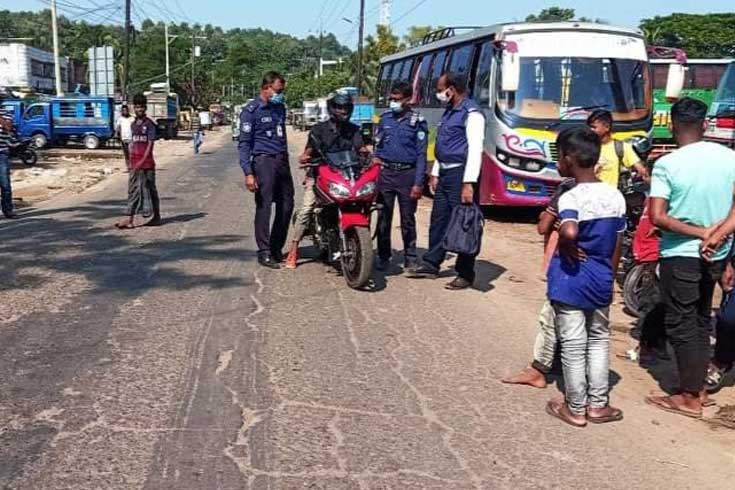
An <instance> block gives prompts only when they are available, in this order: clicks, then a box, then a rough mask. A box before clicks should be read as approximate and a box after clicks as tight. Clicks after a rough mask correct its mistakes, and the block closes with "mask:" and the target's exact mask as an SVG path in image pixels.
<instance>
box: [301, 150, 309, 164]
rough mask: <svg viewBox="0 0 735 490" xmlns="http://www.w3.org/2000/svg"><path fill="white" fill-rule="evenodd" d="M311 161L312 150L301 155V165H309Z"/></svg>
mask: <svg viewBox="0 0 735 490" xmlns="http://www.w3.org/2000/svg"><path fill="white" fill-rule="evenodd" d="M310 159H311V148H307V149H306V150H304V153H302V154H301V155H300V156H299V164H300V165H301V166H304V165H306V164H307V163H309V160H310Z"/></svg>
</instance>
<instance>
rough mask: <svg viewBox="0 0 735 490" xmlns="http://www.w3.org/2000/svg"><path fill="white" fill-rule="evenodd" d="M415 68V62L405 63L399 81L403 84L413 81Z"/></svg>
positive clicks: (408, 61) (407, 61)
mask: <svg viewBox="0 0 735 490" xmlns="http://www.w3.org/2000/svg"><path fill="white" fill-rule="evenodd" d="M412 68H413V60H412V59H411V60H406V61H404V62H403V69H402V70H401V75H400V78H399V80H400V81H402V82H408V81H410V80H411V70H412Z"/></svg>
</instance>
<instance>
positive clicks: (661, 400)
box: [645, 396, 702, 419]
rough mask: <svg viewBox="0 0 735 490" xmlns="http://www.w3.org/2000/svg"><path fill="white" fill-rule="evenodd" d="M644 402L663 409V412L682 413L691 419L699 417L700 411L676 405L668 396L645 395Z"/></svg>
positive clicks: (700, 415)
mask: <svg viewBox="0 0 735 490" xmlns="http://www.w3.org/2000/svg"><path fill="white" fill-rule="evenodd" d="M645 402H646V403H647V404H649V405H651V406H653V407H656V408H658V409H659V410H663V411H665V412H670V413H675V414H677V415H683V416H685V417H689V418H692V419H701V418H702V412H701V411H699V412H694V411H692V410H688V409H686V408H682V407H680V406H678V405H676V404H675V403H674V402H673V401H672V400H671V397H670V396H647V397H646V398H645Z"/></svg>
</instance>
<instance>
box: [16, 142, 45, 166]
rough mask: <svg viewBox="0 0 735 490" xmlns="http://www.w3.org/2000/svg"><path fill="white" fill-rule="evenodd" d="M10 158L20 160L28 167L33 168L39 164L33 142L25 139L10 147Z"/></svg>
mask: <svg viewBox="0 0 735 490" xmlns="http://www.w3.org/2000/svg"><path fill="white" fill-rule="evenodd" d="M10 158H20V160H21V161H22V162H23V163H24V164H25V165H27V166H29V167H32V166H34V165H35V164H36V163H37V162H38V154H37V153H36V147H35V146H34V145H33V140H32V139H30V138H23V139H21V140H18V142H17V143H15V144H14V145H12V146H11V147H10Z"/></svg>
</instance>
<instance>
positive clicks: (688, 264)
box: [646, 98, 735, 418]
mask: <svg viewBox="0 0 735 490" xmlns="http://www.w3.org/2000/svg"><path fill="white" fill-rule="evenodd" d="M706 115H707V106H706V105H705V104H704V103H703V102H700V101H698V100H694V99H691V98H684V99H681V100H680V101H678V102H677V103H676V104H674V106H673V107H672V108H671V120H672V124H673V134H674V138H676V142H677V144H678V145H679V149H678V150H676V151H674V152H672V153H669V154H668V155H666V156H664V157H661V158H660V159H659V160H658V161H657V162H656V165H655V166H654V168H653V181H652V184H651V204H650V206H651V221H652V222H653V224H654V225H655V226H656V227H657V228H658V229H659V230H661V232H662V234H661V242H660V257H661V259H660V260H659V267H660V275H661V296H662V300H663V302H664V304H665V306H666V311H665V314H664V326H665V328H666V336H667V338H668V340H669V343H670V344H671V346H672V347H673V348H674V354H675V356H676V364H677V368H678V370H679V384H680V386H679V392H678V393H677V394H674V395H671V396H650V397H648V398H646V402H647V403H649V404H651V405H653V406H655V407H657V408H660V409H662V410H666V411H668V412H673V413H677V414H680V415H685V416H687V417H693V418H700V417H701V416H702V398H700V396H701V394H702V393H701V392H702V390H703V388H704V379H705V376H706V375H707V366H708V364H709V359H710V344H709V333H710V315H711V312H712V311H711V309H712V308H711V307H712V294H713V291H714V287H715V283H716V282H717V280H718V279H719V278H720V276H721V275H722V271H723V269H724V267H725V262H726V258H727V255H728V252H729V250H730V247H731V244H732V239H731V238H729V237H728V238H725V237H727V236H728V235H729V233H731V232H732V230H733V229H734V228H731V227H730V223H731V221H730V220H729V219H728V222H727V223H725V224H723V228H722V229H721V230H717V231H715V228H716V227H717V226H718V224H719V223H720V222H722V220H724V219H725V218H726V217H728V213H731V209H732V208H733V190H734V186H735V153H733V152H732V151H731V150H728V149H727V148H725V147H724V146H721V145H718V144H716V143H709V142H705V141H702V139H703V136H704V131H705V129H706V127H707V124H706V121H705V117H706ZM731 216H732V214H731ZM728 230H729V231H728ZM725 232H727V233H725ZM713 235H715V237H714V238H715V239H716V240H717V241H718V242H720V243H721V244H722V245H724V246H721V247H719V248H717V247H712V246H711V243H712V241H711V239H712V238H713ZM702 241H704V249H705V250H708V251H707V252H706V254H705V255H707V260H705V259H703V258H702V257H701V256H700V246H701V245H702Z"/></svg>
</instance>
